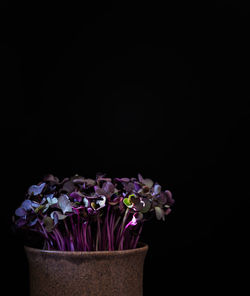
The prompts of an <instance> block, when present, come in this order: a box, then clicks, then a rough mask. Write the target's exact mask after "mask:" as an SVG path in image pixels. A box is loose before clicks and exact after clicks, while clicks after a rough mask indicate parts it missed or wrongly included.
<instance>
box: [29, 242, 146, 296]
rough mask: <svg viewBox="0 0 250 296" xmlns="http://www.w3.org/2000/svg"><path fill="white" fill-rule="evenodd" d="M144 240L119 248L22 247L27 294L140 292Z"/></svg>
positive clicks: (105, 295) (137, 294)
mask: <svg viewBox="0 0 250 296" xmlns="http://www.w3.org/2000/svg"><path fill="white" fill-rule="evenodd" d="M147 250H148V246H147V245H146V244H140V245H139V247H138V248H136V249H132V250H123V251H92V252H71V251H47V250H40V249H33V248H30V247H25V252H26V255H27V258H28V263H29V280H30V283H29V284H30V296H57V295H60V296H62V295H65V296H67V295H70V296H85V295H86V296H92V295H95V296H97V295H101V296H109V295H110V296H111V295H112V296H115V295H117V296H118V295H119V296H130V295H131V296H132V295H133V296H142V295H143V291H142V290H143V264H144V259H145V256H146V253H147Z"/></svg>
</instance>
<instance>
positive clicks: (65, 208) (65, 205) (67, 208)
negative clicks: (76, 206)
mask: <svg viewBox="0 0 250 296" xmlns="http://www.w3.org/2000/svg"><path fill="white" fill-rule="evenodd" d="M58 206H59V208H60V209H61V210H62V212H63V214H65V213H66V212H72V206H71V203H70V200H69V198H68V196H67V195H66V194H63V195H61V196H60V197H59V198H58Z"/></svg>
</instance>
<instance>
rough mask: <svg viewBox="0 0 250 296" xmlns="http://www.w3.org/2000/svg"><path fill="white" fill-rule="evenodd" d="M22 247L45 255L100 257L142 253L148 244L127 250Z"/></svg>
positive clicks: (27, 250)
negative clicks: (62, 249) (66, 249)
mask: <svg viewBox="0 0 250 296" xmlns="http://www.w3.org/2000/svg"><path fill="white" fill-rule="evenodd" d="M24 249H25V251H26V252H28V253H36V254H38V253H40V254H46V255H49V254H51V255H53V254H54V255H55V254H56V255H62V256H85V257H90V256H93V257H96V256H97V257H102V256H103V255H104V256H107V255H109V256H112V257H113V256H122V255H130V254H131V255H132V254H138V253H144V252H147V251H148V245H147V244H145V243H143V242H139V243H138V247H137V248H135V249H128V250H114V251H57V250H55V251H54V250H43V249H36V248H32V247H28V246H24Z"/></svg>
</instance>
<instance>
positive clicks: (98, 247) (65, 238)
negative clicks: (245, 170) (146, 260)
mask: <svg viewBox="0 0 250 296" xmlns="http://www.w3.org/2000/svg"><path fill="white" fill-rule="evenodd" d="M132 214H133V213H132V212H130V210H129V209H128V208H127V209H126V211H125V212H124V213H123V215H121V212H120V211H119V210H115V209H113V208H112V207H111V206H107V208H105V211H99V212H97V213H96V215H95V216H92V217H91V218H92V219H89V220H86V219H84V218H83V217H82V216H81V214H73V215H71V216H68V217H67V218H65V219H64V220H63V221H59V223H58V224H57V225H56V226H55V227H54V228H53V230H52V231H47V230H46V229H45V228H44V226H43V224H42V223H39V225H40V229H39V232H40V233H42V235H43V238H44V240H45V244H44V249H48V250H60V251H104V250H106V251H114V250H124V249H134V248H136V246H137V243H138V240H139V237H140V234H141V231H142V222H139V224H138V225H135V226H132V225H131V223H130V221H131V218H132Z"/></svg>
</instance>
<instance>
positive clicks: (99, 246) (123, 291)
mask: <svg viewBox="0 0 250 296" xmlns="http://www.w3.org/2000/svg"><path fill="white" fill-rule="evenodd" d="M173 203H174V200H173V198H172V194H171V193H170V191H168V190H166V191H162V188H161V186H160V185H159V184H158V183H156V182H155V183H154V182H153V181H152V180H150V179H144V178H143V177H142V176H141V175H140V174H139V175H138V178H114V179H111V178H107V177H106V176H105V175H102V174H98V175H97V176H96V179H89V178H84V177H82V176H79V175H75V176H73V177H71V178H65V179H63V180H62V181H60V180H59V179H58V178H57V177H55V176H53V175H47V176H45V177H44V179H43V180H42V182H40V183H38V184H37V185H32V186H30V187H29V189H28V191H27V193H26V197H25V200H24V201H23V202H22V204H21V206H20V207H19V208H17V209H16V211H15V215H14V216H13V223H14V225H15V229H16V230H17V232H18V233H19V234H20V235H21V237H22V238H23V239H24V244H25V251H26V254H27V258H28V262H29V276H30V293H31V296H35V295H47V296H50V295H53V296H55V295H81V296H84V295H88V296H89V295H119V296H123V295H126V296H129V295H133V296H140V295H142V280H143V264H144V258H145V255H146V253H147V249H148V246H147V245H146V244H143V243H140V242H139V239H140V234H141V231H142V227H143V225H144V222H145V221H147V220H150V219H152V218H154V217H156V218H157V219H158V220H165V216H166V215H168V214H169V213H170V211H171V208H170V207H171V206H172V205H173Z"/></svg>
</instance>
